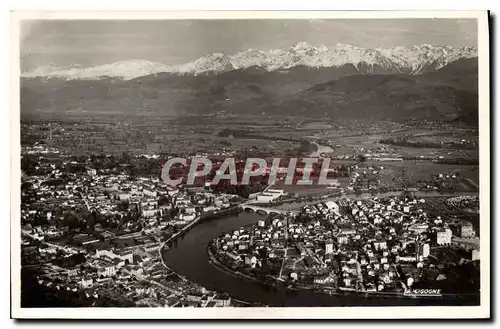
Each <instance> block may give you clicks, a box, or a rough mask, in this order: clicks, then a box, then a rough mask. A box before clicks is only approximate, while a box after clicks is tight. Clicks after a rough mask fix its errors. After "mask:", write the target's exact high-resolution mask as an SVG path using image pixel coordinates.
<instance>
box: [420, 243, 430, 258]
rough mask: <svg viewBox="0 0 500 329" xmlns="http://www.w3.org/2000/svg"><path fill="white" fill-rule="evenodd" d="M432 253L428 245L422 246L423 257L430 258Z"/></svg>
mask: <svg viewBox="0 0 500 329" xmlns="http://www.w3.org/2000/svg"><path fill="white" fill-rule="evenodd" d="M430 251H431V248H430V246H429V244H428V243H425V244H424V245H422V257H423V258H427V257H429V254H430Z"/></svg>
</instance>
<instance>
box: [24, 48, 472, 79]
mask: <svg viewBox="0 0 500 329" xmlns="http://www.w3.org/2000/svg"><path fill="white" fill-rule="evenodd" d="M471 57H477V49H476V48H475V47H467V46H466V47H452V46H433V45H430V44H423V45H415V46H411V47H401V46H398V47H386V48H376V49H371V48H360V47H356V46H352V45H349V44H339V43H338V44H335V45H333V46H330V47H327V46H325V45H320V46H313V45H310V44H309V43H307V42H298V43H296V44H294V45H292V46H291V47H289V48H288V49H287V50H280V49H273V50H257V49H247V50H243V51H240V52H237V53H235V54H232V55H228V54H225V53H221V52H216V53H211V54H206V55H205V56H202V57H200V58H198V59H197V60H195V61H193V62H190V63H186V64H182V65H176V66H168V65H165V64H163V63H158V62H151V61H147V60H130V61H121V62H116V63H112V64H105V65H97V66H93V67H86V68H85V67H80V66H76V65H75V66H73V67H70V68H60V67H47V66H44V67H39V68H37V69H35V70H33V71H30V72H25V73H23V74H22V75H21V76H22V77H27V78H30V77H31V78H32V77H46V78H62V79H68V80H71V79H101V78H103V77H105V76H108V77H114V78H120V79H125V80H130V79H134V78H137V77H141V76H145V75H151V74H156V73H160V72H167V73H172V74H183V75H204V74H220V73H224V72H228V71H232V70H241V69H248V68H250V67H259V68H262V69H263V70H265V71H269V72H270V71H280V70H289V69H291V68H294V67H302V66H305V67H309V68H322V67H329V68H332V67H342V66H344V65H350V64H351V65H353V66H354V67H356V68H359V67H361V66H362V67H366V66H369V67H380V68H383V69H384V70H386V71H387V72H393V73H409V74H421V73H424V72H428V71H434V70H437V69H440V68H442V67H444V66H446V65H448V64H449V63H452V62H454V61H457V60H459V59H462V58H471Z"/></svg>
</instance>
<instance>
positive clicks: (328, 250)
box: [325, 240, 333, 255]
mask: <svg viewBox="0 0 500 329" xmlns="http://www.w3.org/2000/svg"><path fill="white" fill-rule="evenodd" d="M331 253H333V241H332V240H327V241H326V243H325V254H327V255H328V254H331Z"/></svg>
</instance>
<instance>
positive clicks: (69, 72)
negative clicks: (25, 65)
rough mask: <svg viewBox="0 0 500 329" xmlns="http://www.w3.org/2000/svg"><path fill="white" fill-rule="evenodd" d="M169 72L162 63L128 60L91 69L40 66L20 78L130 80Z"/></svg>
mask: <svg viewBox="0 0 500 329" xmlns="http://www.w3.org/2000/svg"><path fill="white" fill-rule="evenodd" d="M171 70H172V69H171V68H170V67H169V66H167V65H165V64H162V63H155V62H150V61H145V60H129V61H120V62H116V63H112V64H105V65H98V66H92V67H78V66H75V67H71V68H60V67H51V66H42V67H39V68H37V69H35V70H33V71H31V72H26V73H22V74H21V76H22V77H26V78H35V77H47V78H61V79H67V80H75V79H100V78H103V77H112V78H121V79H125V80H130V79H134V78H138V77H141V76H145V75H150V74H155V73H160V72H169V71H171Z"/></svg>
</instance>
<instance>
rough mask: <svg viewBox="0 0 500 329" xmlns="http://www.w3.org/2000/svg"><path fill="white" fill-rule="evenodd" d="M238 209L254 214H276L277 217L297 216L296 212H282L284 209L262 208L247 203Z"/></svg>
mask: <svg viewBox="0 0 500 329" xmlns="http://www.w3.org/2000/svg"><path fill="white" fill-rule="evenodd" d="M240 207H241V209H243V210H252V211H254V212H264V213H266V214H268V215H271V214H277V215H286V214H290V215H292V216H294V215H296V214H297V211H296V210H284V209H278V208H272V207H263V206H259V205H257V204H254V203H248V202H245V203H242V204H241V205H240Z"/></svg>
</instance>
